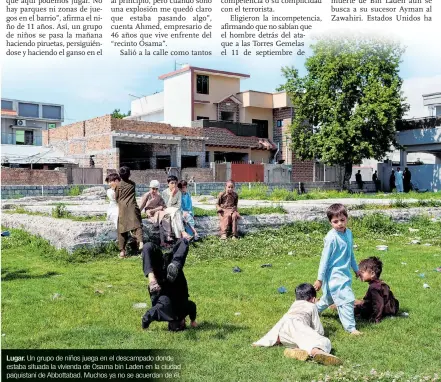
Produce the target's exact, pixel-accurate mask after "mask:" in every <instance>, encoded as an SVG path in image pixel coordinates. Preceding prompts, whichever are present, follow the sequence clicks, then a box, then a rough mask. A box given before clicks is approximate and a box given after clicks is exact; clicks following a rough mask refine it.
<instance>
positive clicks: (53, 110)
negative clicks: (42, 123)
mask: <svg viewBox="0 0 441 382" xmlns="http://www.w3.org/2000/svg"><path fill="white" fill-rule="evenodd" d="M43 118H47V119H61V106H50V105H43Z"/></svg>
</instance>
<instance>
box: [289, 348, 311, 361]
mask: <svg viewBox="0 0 441 382" xmlns="http://www.w3.org/2000/svg"><path fill="white" fill-rule="evenodd" d="M283 354H284V355H285V357H288V358H294V359H297V360H299V361H306V360H307V359H308V357H309V354H308V352H307V351H306V350H302V349H299V348H288V349H285V351H284V352H283Z"/></svg>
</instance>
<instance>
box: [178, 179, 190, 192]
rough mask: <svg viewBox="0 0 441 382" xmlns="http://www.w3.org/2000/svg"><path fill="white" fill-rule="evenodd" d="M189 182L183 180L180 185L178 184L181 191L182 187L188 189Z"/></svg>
mask: <svg viewBox="0 0 441 382" xmlns="http://www.w3.org/2000/svg"><path fill="white" fill-rule="evenodd" d="M187 184H188V183H187V181H186V180H181V181H180V182H179V183H178V188H179V189H180V190H182V187H187Z"/></svg>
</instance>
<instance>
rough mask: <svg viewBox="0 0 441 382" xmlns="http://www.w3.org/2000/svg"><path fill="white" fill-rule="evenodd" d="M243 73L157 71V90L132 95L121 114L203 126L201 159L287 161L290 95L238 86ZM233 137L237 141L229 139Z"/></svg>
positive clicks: (289, 160) (195, 69) (190, 69)
mask: <svg viewBox="0 0 441 382" xmlns="http://www.w3.org/2000/svg"><path fill="white" fill-rule="evenodd" d="M249 77H250V76H249V75H248V74H242V73H233V72H226V71H222V70H213V69H207V68H199V67H194V66H190V65H185V66H183V67H182V68H181V69H179V70H175V71H173V72H171V73H167V74H164V75H161V76H160V77H159V79H161V80H163V83H164V90H163V91H162V92H160V93H155V94H153V95H149V96H146V97H142V98H139V99H136V100H134V101H132V104H131V116H130V117H127V119H132V120H139V121H146V122H164V123H168V124H171V125H172V126H185V127H199V128H203V129H204V131H205V133H204V135H205V136H206V137H207V138H209V140H208V142H209V143H208V145H207V153H206V155H207V158H206V160H207V162H213V161H225V160H226V161H253V162H259V163H261V162H263V163H270V162H274V161H277V160H283V161H284V162H285V164H288V165H291V164H292V153H291V150H290V149H289V144H288V143H289V138H288V135H289V134H287V133H288V130H287V128H288V126H289V125H290V124H291V122H292V116H293V108H292V104H291V101H290V99H289V97H288V96H287V94H286V93H285V92H278V93H267V92H260V91H253V90H247V91H241V90H240V88H241V81H242V80H245V79H247V78H249ZM213 129H216V130H218V131H213ZM220 130H222V131H220ZM217 136H219V137H221V139H220V141H219V144H218V145H216V137H217ZM235 137H237V139H236V141H237V142H238V143H237V144H234V142H233V144H232V143H231V141H233V140H234V138H235Z"/></svg>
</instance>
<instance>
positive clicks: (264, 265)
mask: <svg viewBox="0 0 441 382" xmlns="http://www.w3.org/2000/svg"><path fill="white" fill-rule="evenodd" d="M260 267H261V268H271V267H272V264H262V265H261V266H260Z"/></svg>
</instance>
